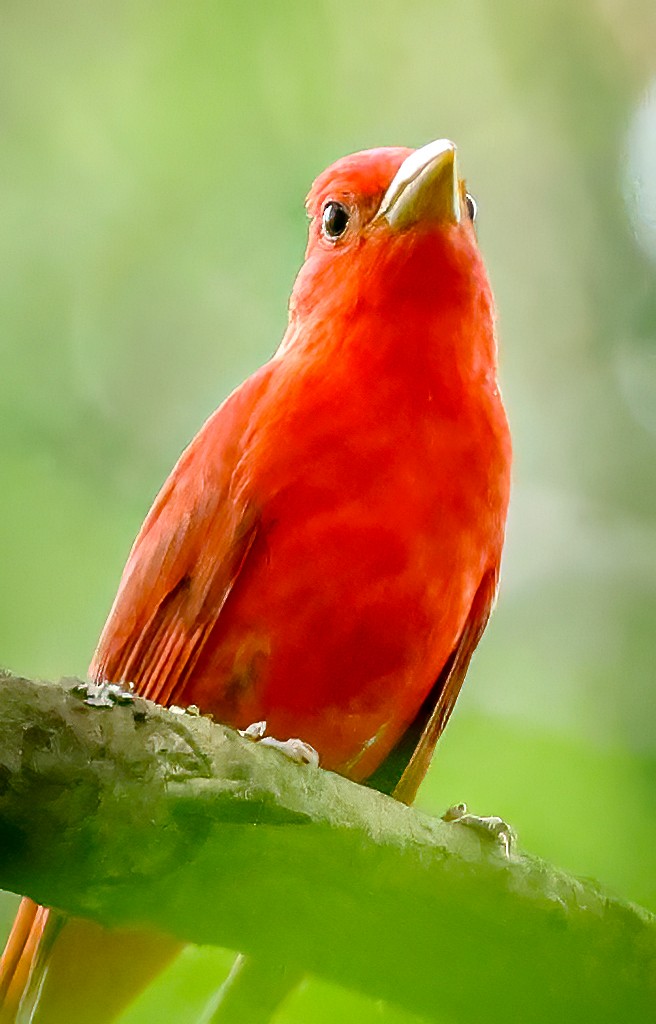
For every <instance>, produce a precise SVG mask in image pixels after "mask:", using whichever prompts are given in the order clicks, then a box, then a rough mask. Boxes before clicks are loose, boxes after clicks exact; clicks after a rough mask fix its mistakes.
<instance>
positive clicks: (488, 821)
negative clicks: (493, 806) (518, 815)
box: [442, 804, 517, 857]
mask: <svg viewBox="0 0 656 1024" xmlns="http://www.w3.org/2000/svg"><path fill="white" fill-rule="evenodd" d="M442 821H455V822H457V823H458V825H465V826H466V827H467V828H471V829H473V830H474V831H475V832H477V833H478V834H479V835H482V836H484V837H485V838H486V839H491V840H493V841H494V842H495V843H496V844H497V845H498V846H500V847H501V850H502V851H503V854H504V856H506V857H510V854H511V851H512V848H513V845H514V844H515V842H516V841H517V835H516V833H515V830H514V829H513V828H512V826H511V825H509V824H508V822H507V821H504V820H503V818H499V817H498V816H497V815H490V816H489V817H479V815H477V814H469V812H468V811H467V804H453V805H452V806H451V807H449V808H448V809H447V810H446V811H445V812H444V814H443V815H442Z"/></svg>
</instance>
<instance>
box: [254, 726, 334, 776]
mask: <svg viewBox="0 0 656 1024" xmlns="http://www.w3.org/2000/svg"><path fill="white" fill-rule="evenodd" d="M266 728H267V724H266V722H253V723H252V724H251V725H249V726H248V727H247V728H246V729H239V735H240V736H244V737H245V738H246V739H249V740H253V742H255V743H261V744H262V746H263V747H273V749H274V750H279V751H280V753H281V754H284V755H285V757H288V758H289V759H290V760H291V761H295V762H296V763H297V764H311V765H312V766H313V767H314V768H318V767H319V754H318V753H317V751H316V750H315V749H314V747H311V746H310V744H309V743H305V742H304V741H303V740H299V739H298V738H294V739H289V740H277V739H275V737H273V736H267V735H266Z"/></svg>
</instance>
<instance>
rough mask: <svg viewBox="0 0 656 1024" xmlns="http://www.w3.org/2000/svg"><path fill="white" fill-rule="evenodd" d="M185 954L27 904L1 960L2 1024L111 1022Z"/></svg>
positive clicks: (160, 941)
mask: <svg viewBox="0 0 656 1024" xmlns="http://www.w3.org/2000/svg"><path fill="white" fill-rule="evenodd" d="M180 948H181V947H180V945H179V943H177V942H176V941H175V940H174V939H171V938H169V937H168V936H164V935H159V934H157V933H155V932H143V931H129V932H128V931H111V932H109V931H106V930H105V929H104V928H101V927H100V925H97V924H94V923H93V922H91V921H81V920H78V919H73V918H67V917H65V916H64V915H63V914H60V913H58V912H57V911H53V910H47V909H46V908H45V907H40V906H38V905H37V904H36V903H33V902H32V900H29V899H24V900H23V901H22V902H21V905H20V908H19V911H18V914H17V915H16V920H15V921H14V926H13V928H12V931H11V934H10V936H9V939H8V941H7V946H6V948H5V951H4V954H3V956H2V960H0V1024H89V1021H91V1020H92V1021H93V1022H94V1024H110V1022H111V1021H112V1020H114V1019H115V1018H116V1016H117V1015H118V1014H119V1013H120V1012H121V1011H122V1010H123V1009H124V1008H125V1007H126V1006H128V1005H129V1004H130V1003H131V1002H132V1001H133V999H135V998H136V996H137V995H138V994H139V992H140V991H141V990H142V989H143V988H145V987H146V985H147V984H148V982H149V981H150V980H151V979H152V978H153V977H154V976H155V975H156V974H158V973H159V972H160V971H161V970H162V969H163V968H164V967H165V966H166V965H167V963H168V962H169V961H170V960H172V959H173V957H174V956H175V955H176V954H177V953H178V951H179V950H180Z"/></svg>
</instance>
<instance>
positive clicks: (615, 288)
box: [0, 0, 656, 1024]
mask: <svg viewBox="0 0 656 1024" xmlns="http://www.w3.org/2000/svg"><path fill="white" fill-rule="evenodd" d="M1 22H2V31H1V33H0V129H1V133H2V145H1V146H0V210H1V221H2V229H1V230H0V260H1V265H2V273H1V274H0V310H1V317H2V330H1V334H0V345H1V346H2V362H1V370H0V452H1V463H0V467H1V477H0V479H1V491H0V494H1V501H0V568H1V572H2V586H1V587H0V663H2V664H4V665H7V666H9V667H11V668H13V669H15V670H17V671H20V672H23V673H25V674H27V675H40V676H44V677H57V676H59V675H61V674H72V673H84V671H85V668H86V665H87V664H88V661H89V658H90V655H91V653H92V651H93V647H94V643H95V640H96V637H97V636H98V633H99V631H100V628H101V626H102V623H103V621H104V617H105V614H106V612H107V610H108V607H109V605H110V603H111V599H112V597H113V593H114V590H115V588H116V585H117V582H118V578H119V575H120V571H121V568H122V565H123V562H124V560H125V557H126V555H127V552H128V550H129V546H130V544H131V541H132V539H133V537H134V534H135V533H136V531H137V529H138V527H139V524H140V522H141V520H142V518H143V516H144V514H145V512H146V510H147V508H148V506H149V504H150V502H151V500H152V498H153V496H154V494H155V493H156V491H157V489H158V487H159V485H160V483H161V482H162V480H163V479H164V477H165V475H166V474H167V472H168V470H169V469H170V467H171V466H172V464H173V462H174V460H175V459H176V458H177V456H178V454H179V452H180V450H181V449H182V447H183V446H184V445H185V444H186V442H187V441H188V440H189V438H190V437H191V436H192V435H193V433H194V432H195V431H196V430H197V429H198V427H199V426H200V425H201V423H202V422H203V420H204V419H205V417H206V416H207V415H208V414H209V413H210V412H211V411H212V410H213V409H214V408H215V406H216V405H217V404H218V403H219V402H220V400H221V399H222V398H223V397H224V396H225V395H226V394H227V393H228V391H229V390H230V389H231V388H232V387H234V386H235V385H236V384H237V383H238V382H239V381H240V380H241V379H242V378H243V377H244V376H245V375H246V374H248V373H249V372H250V371H252V370H253V369H254V368H255V367H256V366H258V365H259V364H260V363H261V362H262V361H264V360H265V359H266V358H267V357H268V356H269V354H270V353H271V352H272V350H273V349H274V348H275V346H276V344H277V342H278V340H279V338H280V336H281V334H282V331H283V329H284V325H285V320H286V300H287V296H288V293H289V291H290V287H291V284H292V281H293V279H294V275H295V272H296V270H297V268H298V266H299V263H300V261H301V259H302V254H303V248H304V242H305V230H306V222H305V216H304V210H303V197H304V195H305V193H306V191H307V189H308V187H309V184H310V182H311V181H312V179H313V177H314V176H315V175H316V174H317V173H318V172H319V171H320V170H321V169H322V168H323V167H324V166H325V165H327V164H328V163H330V162H332V161H333V160H334V159H336V158H337V157H339V156H341V155H342V154H344V153H346V152H349V151H352V150H355V149H361V148H365V147H368V146H374V145H381V144H409V145H420V144H422V143H424V142H426V141H428V140H430V139H432V138H434V137H436V136H444V135H446V136H449V137H451V138H453V139H455V140H456V141H457V142H458V144H459V147H460V152H461V166H462V167H463V168H464V171H465V174H466V176H467V179H468V184H469V187H470V189H471V191H472V192H473V193H474V195H475V196H476V197H477V199H478V203H479V220H478V225H479V237H480V241H481V245H482V247H483V249H484V252H485V254H486V257H487V260H488V264H489V269H490V273H491V277H492V280H493V283H494V287H495V291H496V295H497V300H498V306H499V332H500V340H501V346H502V356H501V360H502V382H503V390H504V396H505V399H506V403H507V406H508V410H509V415H510V418H511V423H512V427H513V433H514V439H515V451H516V463H515V474H514V494H513V503H512V513H511V519H510V524H509V530H508V542H507V552H506V560H505V568H504V577H503V586H502V590H501V597H500V601H499V605H498V608H497V611H496V613H495V616H494V618H493V621H492V624H491V626H490V628H489V630H488V633H487V635H486V637H485V639H484V641H483V643H482V644H481V647H480V650H479V653H478V655H477V656H476V658H475V661H474V664H473V666H472V669H471V672H470V677H469V679H468V682H467V684H466V686H465V689H464V692H463V695H462V697H461V699H460V702H459V705H458V708H457V711H456V713H455V715H454V717H453V719H452V722H451V724H450V725H449V728H448V730H447V733H446V735H445V737H444V739H443V741H442V742H441V743H440V746H439V749H438V752H437V755H436V758H435V761H434V764H433V767H432V769H431V772H430V775H429V777H428V779H427V781H426V783H425V785H424V787H423V789H422V792H421V797H420V801H419V803H420V805H421V806H422V807H424V808H425V809H428V810H430V811H433V812H439V811H440V810H441V809H443V808H444V807H445V806H446V805H448V804H450V803H453V802H454V801H456V800H460V799H465V800H467V802H468V803H469V805H470V806H471V808H472V809H474V810H476V811H477V812H480V813H497V814H501V815H503V816H505V817H506V818H507V819H508V820H510V821H511V822H512V823H513V824H514V825H515V826H516V828H517V829H518V832H519V835H520V841H521V844H522V845H523V846H524V847H525V848H526V849H528V850H530V851H531V852H534V853H537V854H540V855H542V856H544V857H547V858H549V859H550V860H553V861H555V862H556V863H557V864H558V865H560V866H561V867H563V868H566V869H569V870H571V871H573V872H576V873H579V874H583V875H587V876H590V875H592V876H595V877H596V878H598V879H599V880H601V881H602V882H603V883H604V884H605V885H607V886H608V887H609V888H610V889H612V890H614V891H616V892H619V893H622V894H623V895H625V896H627V897H629V898H631V899H634V900H637V901H639V902H640V903H642V904H644V905H645V906H648V907H650V908H651V909H652V910H656V856H655V854H654V850H655V849H656V701H655V696H654V676H655V672H656V77H655V76H656V46H655V45H654V44H655V41H656V7H655V6H654V4H653V2H652V0H578V2H577V3H572V2H571V0H551V2H542V3H534V4H526V3H522V2H519V0H495V2H494V3H491V2H487V3H486V2H485V0H459V2H458V3H457V4H455V3H447V2H437V0H432V2H428V0H379V2H377V3H363V2H354V0H316V2H312V3H308V2H307V0H299V2H294V0H283V2H278V3H272V4H267V3H251V4H248V3H244V4H240V3H237V2H233V3H227V2H220V0H215V2H214V3H208V2H197V3H182V2H179V0H158V2H156V3H155V2H150V0H129V2H126V0H117V2H115V3H112V4H101V3H98V2H91V3H78V2H75V0H56V2H54V0H42V2H40V3H34V2H31V0H20V2H18V0H6V2H5V3H4V4H3V5H2V15H1ZM14 905H15V897H13V896H9V895H8V896H6V897H4V901H3V902H0V918H1V919H0V931H4V930H5V929H6V927H8V921H9V917H10V915H11V913H12V912H13V908H14ZM1 937H2V936H0V938H1ZM365 941H374V939H373V937H369V939H365ZM230 959H231V954H230V953H229V952H227V951H221V950H193V949H190V950H189V951H188V952H187V953H186V954H185V955H184V956H183V958H182V960H181V961H180V962H179V963H178V964H177V965H176V966H175V967H174V968H173V969H172V970H171V971H170V972H169V974H168V975H167V977H166V978H164V979H162V981H160V982H159V983H158V985H156V986H155V987H154V988H153V989H151V990H150V991H149V992H148V993H146V994H145V996H144V997H143V998H142V1000H141V1001H140V1003H139V1004H138V1005H137V1006H135V1007H134V1008H133V1009H132V1010H130V1011H129V1013H128V1014H126V1015H125V1017H124V1020H123V1022H122V1024H154V1022H155V1021H158V1022H159V1021H161V1020H166V1021H167V1022H171V1024H175V1022H177V1021H180V1022H182V1021H185V1022H187V1021H191V1020H193V1017H194V1013H195V1012H196V1011H197V1010H199V1009H200V1008H201V1006H202V1005H203V1001H204V999H205V998H206V997H207V995H208V993H209V992H210V990H211V989H212V987H213V985H214V984H215V983H216V981H217V980H219V979H220V976H221V972H224V973H225V970H226V969H227V967H228V965H229V963H230ZM445 983H447V982H446V981H445ZM411 1019H412V1020H415V1021H416V1018H410V1017H409V1016H408V1015H407V1014H403V1013H401V1012H400V1011H399V1010H397V1009H393V1008H390V1007H387V1006H384V1005H383V1004H380V1003H375V1002H372V1001H370V1000H367V999H365V998H364V997H362V996H359V995H355V994H352V993H347V992H342V991H340V990H338V989H336V988H334V987H332V986H328V985H326V984H323V983H320V982H318V981H310V982H308V983H306V985H305V986H304V988H303V989H301V990H300V991H299V992H297V993H296V994H295V995H294V996H292V997H291V998H290V1000H289V1001H288V1002H287V1004H286V1005H285V1006H284V1007H283V1008H282V1009H281V1011H280V1012H279V1014H278V1016H277V1017H276V1021H277V1022H278V1024H305V1022H308V1021H312V1022H314V1024H323V1022H328V1021H330V1022H334V1021H345V1022H348V1021H358V1022H361V1024H368V1022H373V1021H376V1022H384V1024H409V1022H410V1021H411Z"/></svg>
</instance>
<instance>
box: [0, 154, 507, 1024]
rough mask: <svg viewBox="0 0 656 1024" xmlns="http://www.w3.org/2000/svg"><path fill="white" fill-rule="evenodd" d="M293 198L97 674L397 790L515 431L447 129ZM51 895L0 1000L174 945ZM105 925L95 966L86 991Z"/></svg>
mask: <svg viewBox="0 0 656 1024" xmlns="http://www.w3.org/2000/svg"><path fill="white" fill-rule="evenodd" d="M307 209H308V213H309V216H310V218H311V223H310V230H309V241H308V246H307V252H306V258H305V262H304V264H303V267H302V268H301V271H300V273H299V275H298V278H297V280H296V283H295V285H294V289H293V292H292V296H291V301H290V304H289V326H288V328H287V331H286V333H285V336H284V338H283V340H282V343H281V345H280V347H279V349H278V350H277V352H276V353H275V355H274V356H273V358H272V359H271V360H270V361H269V362H268V363H267V364H266V365H265V366H263V367H262V368H261V369H260V370H258V371H257V372H256V373H255V374H253V376H252V377H250V378H249V379H248V380H247V381H245V382H244V384H242V385H241V386H240V387H239V388H237V390H236V391H234V392H233V394H232V395H230V397H229V398H228V399H227V400H226V401H225V402H224V403H223V405H221V406H220V408H219V409H218V410H217V411H216V412H215V413H214V415H213V416H211V417H210V419H209V420H208V421H207V423H206V424H205V425H204V427H203V428H202V429H201V431H200V433H199V434H198V435H197V437H196V438H195V439H194V440H193V441H192V443H191V444H190V446H189V447H188V448H187V450H186V451H185V452H184V453H183V455H182V457H181V458H180V460H179V462H178V463H177V465H176V466H175V468H174V470H173V472H172V473H171V476H170V477H169V479H168V480H167V482H166V483H165V484H164V487H163V489H162V491H161V492H160V494H159V496H158V497H157V499H156V501H155V504H154V506H153V508H152V510H151V511H150V513H149V515H148V517H147V519H146V521H145V523H144V525H143V527H142V529H141V531H140V533H139V536H138V537H137V540H136V542H135V544H134V547H133V549H132V552H131V554H130V557H129V559H128V562H127V565H126V567H125V570H124V573H123V578H122V580H121V584H120V587H119V590H118V594H117V597H116V600H115V602H114V606H113V608H112V610H111V612H110V615H109V618H108V620H107V624H106V625H105V628H104V631H103V633H102V636H101V638H100V642H99V644H98V649H97V651H96V653H95V656H94V659H93V662H92V664H91V670H90V672H91V676H92V678H93V679H95V680H105V679H107V680H112V681H115V682H119V681H125V682H128V681H130V682H132V683H134V685H135V687H136V689H137V691H138V692H139V693H140V694H142V695H144V696H146V697H149V698H152V699H153V700H155V701H159V702H160V703H164V704H168V703H175V704H179V705H180V704H182V705H185V704H191V703H193V704H196V705H198V706H199V707H200V708H201V710H202V711H204V712H211V713H212V714H213V715H214V716H215V717H216V718H217V719H218V720H219V721H221V722H224V723H227V724H229V725H232V726H235V727H238V728H242V729H243V728H245V727H247V726H248V725H249V724H250V723H252V722H255V721H256V720H266V723H267V729H268V732H269V734H270V735H272V736H275V737H278V738H281V739H284V738H286V737H291V736H294V737H297V736H298V737H301V738H302V739H303V740H305V741H307V742H308V743H310V744H311V745H312V746H313V747H315V748H316V750H317V751H318V752H319V754H320V757H321V763H322V765H323V766H324V767H325V768H329V769H332V770H333V771H337V772H340V773H342V774H344V775H347V776H348V777H349V778H351V779H354V780H368V781H369V783H370V784H372V785H376V786H377V787H378V788H381V789H384V790H386V791H388V792H393V794H394V795H395V796H397V797H398V798H399V799H402V800H405V801H406V802H410V801H411V800H412V799H413V798H414V795H415V792H416V789H417V786H418V785H419V782H420V781H421V779H422V778H423V776H424V773H425V772H426V769H427V767H428V764H429V761H430V757H431V754H432V752H433V749H434V746H435V743H436V741H437V738H438V736H439V734H440V732H441V730H442V728H443V727H444V724H445V722H446V720H447V718H448V716H449V714H450V713H451V710H452V709H453V705H454V703H455V700H456V697H457V695H458V692H459V690H460V687H461V685H462V682H463V678H464V675H465V672H466V669H467V666H468V663H469V659H470V657H471V655H472V652H473V650H474V648H475V646H476V644H477V642H478V640H479V638H480V636H481V633H482V631H483V629H484V627H485V624H486V622H487V619H488V615H489V613H490V610H491V607H492V604H493V601H494V597H495V593H496V589H497V580H498V574H499V561H500V558H501V549H502V544H503V537H504V526H505V519H506V509H507V504H508V494H509V479H510V462H511V451H510V439H509V433H508V426H507V422H506V417H505V414H504V409H503V405H502V402H501V397H500V395H499V388H498V384H497V351H496V341H495V333H494V308H493V300H492V294H491V291H490V286H489V283H488V279H487V275H486V272H485V268H484V265H483V261H482V259H481V256H480V253H479V250H478V246H477V243H476V236H475V231H474V224H473V219H474V213H475V205H474V202H473V200H472V198H471V197H470V196H469V195H468V194H467V193H466V191H465V188H464V184H463V183H462V181H461V180H460V178H459V177H458V173H457V169H456V153H455V147H454V145H453V144H452V143H451V142H449V141H447V140H444V139H441V140H438V141H436V142H432V143H430V144H429V145H427V146H424V147H423V148H422V149H419V150H416V151H411V150H409V149H400V148H388V149H374V150H370V151H367V152H363V153H356V154H355V155H352V156H348V157H345V158H344V159H342V160H339V161H338V162H337V163H336V164H334V165H333V166H332V167H330V168H329V169H328V170H327V171H325V172H324V173H323V174H321V175H320V176H319V178H318V179H317V180H316V181H315V183H314V185H313V187H312V190H311V192H310V195H309V197H308V201H307ZM299 770H302V769H301V768H299ZM48 914H49V912H48V911H46V910H44V909H42V908H37V907H35V905H34V904H32V903H30V901H24V902H23V905H22V909H21V911H20V912H19V916H18V918H17V922H16V925H15V928H14V932H13V933H12V937H11V939H10V942H9V945H8V949H7V951H6V952H5V957H4V975H3V981H2V982H0V984H3V985H4V992H5V1011H4V1012H5V1020H14V1019H15V1013H16V1009H15V1008H16V1007H17V1005H18V1003H19V1001H20V999H21V997H23V1011H21V1012H22V1013H27V1017H26V1019H32V1020H35V1021H39V1022H41V1021H44V1022H45V1021H48V1022H50V1021H52V1020H59V1019H61V1020H66V1022H67V1024H73V1022H74V1021H78V1020H80V1021H82V1020H85V1021H101V1020H103V1021H104V1020H106V1019H110V1017H111V1015H112V1014H113V1013H114V1012H115V1010H116V1009H117V1007H118V1005H119V1004H120V1002H121V1000H123V999H125V998H126V996H125V994H122V995H120V997H119V995H118V994H117V990H118V989H119V988H120V986H121V978H123V979H124V987H125V989H126V991H127V990H128V989H130V985H132V987H133V989H134V988H136V987H138V984H139V983H140V980H143V979H144V978H146V979H147V977H148V974H149V973H152V970H153V969H154V967H155V966H157V964H159V963H160V962H163V961H164V960H166V958H167V957H168V956H169V955H171V951H172V950H173V949H174V946H173V945H172V944H171V945H170V944H169V942H168V940H164V939H160V940H157V941H155V940H154V939H149V940H146V942H144V939H143V936H141V935H128V936H126V935H124V934H122V933H117V934H114V935H108V934H106V933H102V932H101V930H100V929H96V930H95V931H94V930H93V929H94V928H95V926H92V925H88V924H86V925H85V924H84V923H83V922H76V921H69V922H68V923H66V924H64V925H63V926H62V923H61V918H60V915H56V914H52V913H51V914H50V920H49V921H48ZM89 929H91V931H89ZM102 936H105V937H104V938H103V937H102ZM111 942H113V949H112V952H111V957H112V960H111V963H112V965H113V966H112V970H111V971H110V972H109V975H110V977H109V983H108V982H107V980H105V981H104V985H105V990H104V991H103V994H102V995H101V996H98V992H97V991H96V995H95V996H94V995H93V993H87V994H85V993H84V992H83V993H82V995H83V998H81V1002H80V1006H78V1007H77V1008H76V1006H75V1005H74V1003H75V999H74V998H73V992H75V993H79V991H80V988H87V989H89V988H90V987H91V988H93V986H94V984H95V985H96V989H98V987H99V986H100V988H102V985H103V979H102V977H101V978H96V979H95V981H94V976H95V975H96V974H98V975H102V974H107V973H108V972H105V971H104V969H103V968H102V967H101V966H100V964H101V962H102V959H103V950H105V949H106V945H105V943H111ZM90 946H91V948H92V950H93V959H92V960H91V962H90V961H89V959H88V957H87V958H85V960H84V971H83V972H82V975H81V976H83V978H84V980H83V981H80V980H74V971H75V964H74V961H76V960H77V959H79V950H80V949H81V948H82V947H83V948H85V949H86V951H87V953H88V952H89V948H90ZM76 950H77V951H78V952H77V953H76V952H75V951H76ZM120 956H122V957H123V961H124V963H122V964H121V966H117V963H118V961H117V957H120ZM128 961H129V964H128ZM151 961H152V962H151ZM94 963H95V964H97V965H98V969H97V971H94V969H93V964H94ZM46 966H47V967H48V971H47V973H46V972H45V970H44V969H45V967H46ZM67 972H68V973H67ZM44 974H45V984H43V985H41V982H42V981H43V978H44ZM131 979H132V981H131ZM67 987H68V989H69V992H68V997H70V999H71V1006H70V1009H69V1010H68V1011H67V1010H65V1009H61V1007H62V1006H64V1007H65V1005H66V1003H65V996H62V991H63V990H65V989H66V988H67ZM39 989H41V991H42V996H41V998H40V999H39V998H38V997H37V992H38V991H39ZM24 991H25V992H26V994H25V995H23V993H24ZM49 993H50V995H49ZM48 1000H50V1007H51V1008H50V1009H49V1005H48ZM37 1004H38V1008H37V1009H36V1011H35V1012H34V1013H33V1016H32V1017H31V1018H30V1016H29V1012H30V1011H29V1010H28V1009H27V1008H28V1006H29V1007H34V1006H36V1005H37ZM56 1006H58V1007H59V1009H52V1007H56ZM92 1007H94V1008H93V1009H92ZM76 1014H77V1016H76ZM58 1015H59V1016H58Z"/></svg>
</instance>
